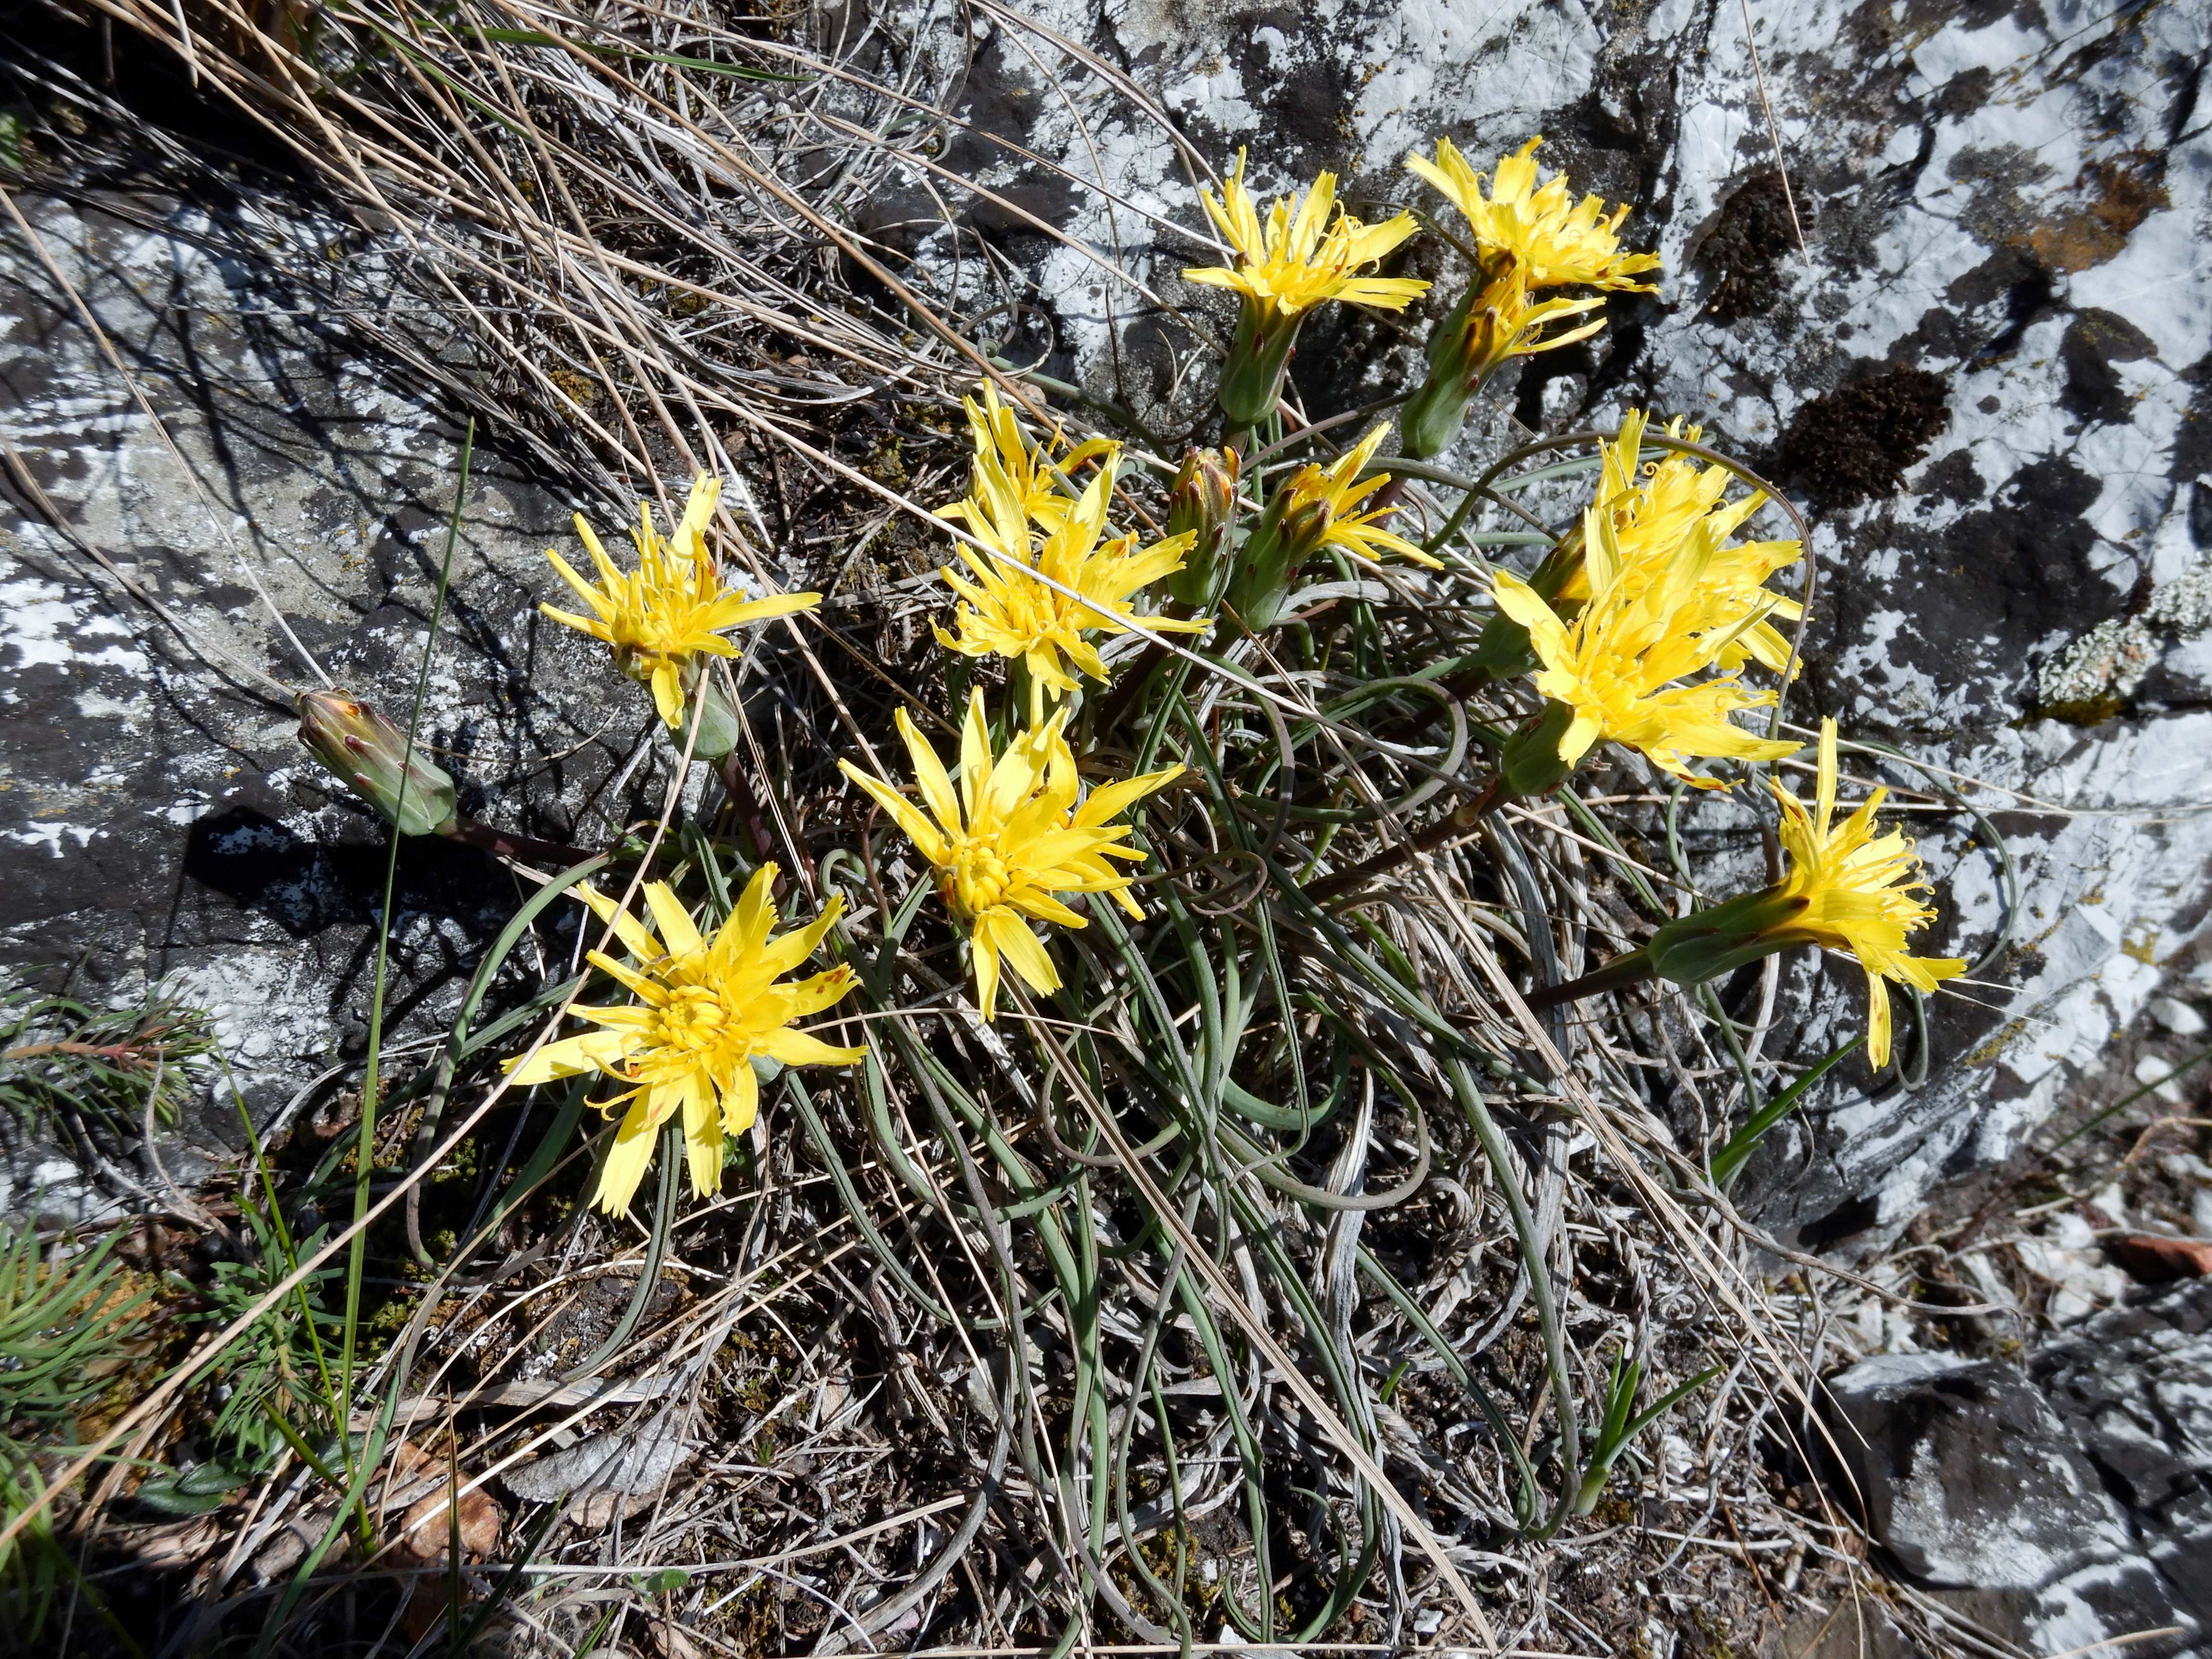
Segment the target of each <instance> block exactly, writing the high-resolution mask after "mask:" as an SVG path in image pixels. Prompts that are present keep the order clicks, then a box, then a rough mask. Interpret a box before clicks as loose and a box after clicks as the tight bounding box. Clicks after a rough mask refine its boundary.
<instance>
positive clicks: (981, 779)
mask: <svg viewBox="0 0 2212 1659" xmlns="http://www.w3.org/2000/svg"><path fill="white" fill-rule="evenodd" d="M1066 720H1067V711H1066V709H1061V710H1060V712H1059V713H1057V714H1054V716H1053V717H1052V719H1051V720H1050V721H1049V722H1048V724H1046V725H1044V726H1031V727H1030V729H1029V730H1028V731H1026V732H1023V733H1022V734H1021V735H1020V736H1018V737H1017V738H1014V739H1013V740H1012V743H1010V744H1008V745H1007V747H1006V753H1005V754H1003V755H1000V756H996V757H994V755H993V754H992V753H991V737H990V733H989V732H988V730H987V728H986V726H985V725H984V721H983V694H982V693H981V691H977V692H975V693H973V694H972V695H971V696H969V700H968V718H967V720H966V721H965V722H964V723H963V726H962V727H961V731H960V783H959V787H958V789H957V791H956V790H955V788H954V787H953V782H952V779H951V777H950V776H949V775H947V774H946V772H945V766H944V763H942V762H940V761H939V759H938V757H937V751H936V750H934V749H933V748H931V747H930V745H929V743H928V741H927V739H926V738H923V737H922V735H921V733H920V732H917V731H915V728H914V722H913V721H912V720H908V718H907V714H906V710H904V709H903V708H902V709H900V710H899V713H898V728H899V734H900V736H902V737H903V738H905V739H906V746H907V752H908V755H909V756H911V757H912V758H913V761H914V776H915V783H916V784H917V785H918V786H919V787H920V788H921V799H922V802H923V805H926V806H927V808H928V811H926V812H925V811H922V810H921V807H917V806H915V805H914V804H913V803H912V802H910V801H908V799H906V798H905V797H904V796H903V795H902V794H900V793H899V792H898V791H897V790H896V788H894V787H892V786H891V785H890V784H889V783H886V782H885V781H884V780H883V779H881V778H877V777H872V776H870V775H868V774H867V773H866V772H863V771H862V770H860V768H858V767H857V766H854V764H853V763H852V762H850V761H842V760H841V761H839V762H838V763H837V764H838V765H839V766H840V767H841V768H842V769H843V770H844V773H845V775H846V776H847V777H848V778H850V779H852V780H853V781H854V782H855V783H857V784H859V785H860V787H861V788H863V789H865V790H866V791H867V792H868V793H869V795H870V796H872V798H873V799H875V801H876V803H877V804H878V805H880V806H881V807H882V808H883V809H884V811H886V812H888V813H890V815H891V817H893V818H894V819H896V821H897V823H898V826H899V828H900V829H902V830H904V831H905V832H906V835H907V838H908V840H909V841H911V842H914V844H915V848H917V849H918V850H919V851H920V852H921V855H922V856H923V857H924V858H926V859H927V860H929V861H930V863H931V865H932V866H934V867H935V869H936V871H937V883H938V890H939V894H940V895H941V896H943V898H944V900H945V904H946V906H947V907H948V908H950V909H951V912H952V915H953V919H954V920H955V921H958V922H961V923H963V925H965V926H966V927H968V928H969V940H970V944H971V946H972V948H973V951H974V960H975V1003H976V1006H977V1007H979V1008H980V1009H981V1011H982V1014H983V1018H985V1019H989V1018H992V1017H993V1015H994V1013H995V1012H997V1010H998V999H999V973H1000V963H1001V962H1004V963H1007V964H1009V965H1011V966H1012V969H1013V970H1014V971H1015V972H1016V973H1017V974H1018V975H1021V977H1022V979H1023V980H1024V981H1025V982H1026V983H1027V984H1028V985H1029V986H1030V988H1031V989H1033V990H1035V991H1036V992H1038V993H1040V994H1044V993H1048V992H1051V991H1055V990H1058V989H1059V988H1060V975H1059V974H1058V973H1057V972H1056V971H1055V970H1054V968H1053V965H1052V957H1050V956H1048V954H1047V953H1046V951H1045V948H1044V943H1043V941H1042V940H1041V939H1038V937H1037V936H1036V933H1035V931H1034V930H1033V929H1032V928H1031V927H1030V921H1050V922H1057V923H1058V924H1060V926H1061V927H1084V926H1085V920H1084V918H1083V917H1081V916H1079V915H1077V914H1076V913H1075V912H1074V911H1073V910H1071V909H1069V908H1067V906H1066V904H1065V903H1063V902H1061V901H1060V899H1059V898H1058V897H1057V896H1055V895H1058V894H1060V893H1110V894H1112V895H1113V896H1114V899H1115V902H1116V903H1118V904H1120V905H1121V908H1123V909H1124V910H1126V911H1127V912H1128V914H1129V915H1132V916H1138V917H1141V916H1142V915H1144V912H1143V911H1142V910H1140V909H1139V908H1137V902H1136V901H1135V900H1134V899H1133V898H1131V897H1130V896H1129V887H1130V878H1128V877H1127V875H1125V874H1123V873H1122V872H1121V871H1119V870H1116V869H1115V867H1114V866H1113V865H1112V864H1110V863H1109V862H1108V860H1110V859H1128V860H1142V859H1143V858H1144V856H1145V855H1144V854H1142V853H1140V852H1139V851H1138V850H1137V849H1136V848H1133V847H1129V846H1126V845H1123V844H1122V843H1123V842H1124V841H1125V839H1126V838H1127V836H1128V834H1129V826H1128V825H1127V824H1126V823H1111V822H1109V820H1110V819H1112V818H1113V817H1115V815H1116V814H1118V813H1120V812H1121V811H1125V810H1126V809H1127V808H1128V807H1130V806H1133V805H1135V804H1136V803H1137V802H1138V801H1140V800H1142V799H1144V798H1145V797H1146V796H1147V795H1149V794H1151V793H1152V792H1153V791H1154V790H1155V789H1158V788H1159V787H1162V786H1163V785H1164V784H1166V783H1168V782H1170V781H1172V780H1173V779H1174V778H1176V776H1177V775H1179V774H1180V773H1181V772H1182V767H1180V766H1170V767H1169V768H1167V769H1165V770H1164V771H1159V772H1147V773H1146V774H1145V775H1143V776H1142V777H1135V778H1124V779H1122V780H1121V781H1119V782H1117V783H1109V784H1103V785H1102V786H1100V787H1097V788H1096V789H1093V790H1092V791H1091V793H1089V794H1088V795H1087V796H1085V797H1084V798H1083V799H1082V800H1081V801H1080V802H1079V801H1078V800H1077V799H1076V796H1077V793H1078V788H1077V781H1076V773H1075V756H1074V754H1073V751H1072V750H1070V749H1069V748H1068V746H1067V739H1066V737H1065V736H1063V735H1062V733H1061V729H1060V728H1061V727H1062V726H1064V725H1065V724H1066Z"/></svg>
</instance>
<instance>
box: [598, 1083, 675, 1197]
mask: <svg viewBox="0 0 2212 1659" xmlns="http://www.w3.org/2000/svg"><path fill="white" fill-rule="evenodd" d="M659 1133H660V1131H659V1126H658V1125H656V1124H655V1123H654V1122H653V1117H652V1115H651V1113H650V1111H649V1110H648V1109H647V1103H646V1099H645V1097H644V1096H642V1095H641V1096H639V1097H638V1098H637V1099H635V1101H633V1102H631V1103H630V1109H629V1112H628V1113H627V1114H625V1115H624V1116H623V1121H622V1127H621V1128H619V1129H617V1130H616V1131H615V1139H614V1145H612V1146H610V1147H608V1149H607V1161H606V1163H605V1164H603V1165H601V1166H600V1169H599V1191H598V1192H597V1193H596V1194H594V1195H593V1197H592V1202H593V1203H595V1204H597V1205H598V1206H599V1208H601V1209H602V1210H604V1211H605V1212H607V1213H608V1214H609V1215H620V1214H621V1213H622V1212H623V1211H624V1210H627V1209H628V1208H629V1201H630V1200H631V1199H632V1198H634V1197H635V1196H636V1194H637V1183H638V1182H641V1181H642V1180H644V1179H645V1171H646V1169H647V1166H648V1165H650V1164H652V1162H653V1138H654V1137H655V1136H656V1135H658V1134H659Z"/></svg>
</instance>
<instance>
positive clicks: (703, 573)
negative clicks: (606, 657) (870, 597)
mask: <svg viewBox="0 0 2212 1659" xmlns="http://www.w3.org/2000/svg"><path fill="white" fill-rule="evenodd" d="M721 493H722V485H721V481H720V479H719V478H716V477H713V476H712V475H710V474H708V473H704V472H702V473H701V474H700V475H699V477H698V478H697V479H696V481H695V482H694V483H693V484H692V486H691V498H690V501H687V502H686V503H685V504H684V518H683V521H682V522H681V523H679V524H678V526H676V532H675V534H673V535H672V536H670V537H668V538H665V539H663V538H662V537H661V535H660V532H659V531H658V530H656V529H654V528H653V507H652V506H651V505H650V504H649V503H641V504H640V506H639V507H638V521H637V523H636V524H635V525H634V526H631V529H630V532H629V537H630V540H631V541H632V542H634V543H635V544H636V546H637V562H638V568H637V569H636V570H635V572H634V573H632V574H623V572H622V571H621V570H620V569H618V568H617V567H616V565H615V562H614V561H613V560H612V559H610V558H609V557H608V556H607V554H606V550H605V548H603V547H601V546H600V545H599V538H598V537H597V536H595V535H593V534H592V526H590V525H588V524H586V523H585V522H584V515H583V514H582V513H578V514H577V515H576V533H577V534H578V535H580V536H581V537H582V538H584V547H585V550H586V551H587V552H589V553H590V554H591V556H592V564H593V565H594V566H596V567H597V568H598V569H599V583H598V585H597V586H593V585H592V583H590V582H587V581H586V580H584V579H583V578H582V577H581V576H580V575H578V574H576V572H575V571H574V568H571V567H570V565H569V563H568V561H567V560H566V559H564V558H562V556H560V555H559V554H558V553H555V552H552V551H550V550H548V552H547V553H546V555H545V556H546V557H547V558H549V559H550V560H551V561H552V562H553V568H554V569H556V570H557V571H559V572H560V573H561V578H562V580H564V581H566V582H567V583H568V586H571V587H573V588H574V589H575V590H576V592H578V593H579V594H580V595H581V596H582V598H583V600H584V603H585V604H586V605H590V606H591V608H592V615H590V616H589V617H579V616H576V615H574V613H573V612H570V611H556V610H555V609H554V608H553V607H552V606H551V605H539V606H538V609H539V610H540V611H544V613H545V614H546V615H547V616H549V617H551V618H552V619H553V620H554V621H555V622H557V623H567V624H568V626H569V627H571V628H574V629H579V630H580V631H581V632H583V633H586V634H589V635H591V636H592V638H593V639H595V640H605V641H606V642H607V644H609V645H610V646H611V647H614V656H615V665H616V666H617V667H618V668H620V669H621V670H622V671H623V672H624V673H625V674H628V675H629V677H630V678H633V679H636V680H641V681H643V682H644V683H645V684H647V685H649V686H651V687H652V688H653V707H654V708H658V709H659V711H660V717H661V719H663V720H666V721H667V722H668V723H669V725H671V726H680V725H682V724H683V722H684V695H685V693H686V691H687V690H688V689H689V685H690V676H691V675H692V673H693V672H694V669H695V665H696V662H697V661H698V659H700V658H702V657H734V656H735V655H737V653H738V648H737V647H736V646H734V645H732V643H731V642H730V641H727V640H726V639H724V638H723V637H722V635H723V632H724V630H726V629H732V628H736V627H738V626H740V625H742V624H743V623H750V622H760V621H763V620H764V619H765V618H767V617H781V616H787V615H789V614H790V613H791V612H792V611H810V610H811V609H813V607H814V606H816V605H819V604H820V603H821V602H822V596H821V595H820V594H819V593H772V594H770V595H769V596H768V597H767V598H766V599H747V598H745V596H744V594H742V593H738V592H732V591H731V590H730V589H728V588H726V587H724V586H722V579H721V575H720V572H718V571H717V570H716V569H715V568H714V555H713V554H712V553H711V552H709V551H708V547H707V526H708V522H709V521H710V520H712V519H713V518H714V503H715V501H717V500H718V499H720V495H721Z"/></svg>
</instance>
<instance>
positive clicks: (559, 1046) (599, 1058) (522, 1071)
mask: <svg viewBox="0 0 2212 1659" xmlns="http://www.w3.org/2000/svg"><path fill="white" fill-rule="evenodd" d="M575 1012H578V1013H580V1014H582V1013H588V1012H590V1011H589V1010H587V1009H583V1008H579V1009H577V1010H576V1011H575ZM631 1041H632V1039H631V1038H630V1037H629V1036H628V1034H627V1033H624V1032H622V1031H586V1032H585V1033H584V1034H583V1035H582V1036H572V1037H568V1038H564V1039H563V1040H562V1041H561V1042H549V1043H547V1044H546V1045H545V1046H544V1048H540V1049H539V1050H538V1052H537V1053H536V1054H532V1055H530V1056H529V1057H528V1058H527V1059H516V1060H506V1061H504V1062H502V1069H503V1070H504V1071H505V1072H506V1073H507V1081H508V1082H510V1083H512V1084H513V1085H514V1086H515V1087H516V1088H518V1089H527V1088H530V1087H532V1086H533V1085H537V1084H540V1083H550V1082H552V1081H553V1080H554V1079H556V1078H563V1077H580V1076H582V1075H583V1074H584V1073H586V1072H604V1071H605V1070H606V1069H608V1068H609V1067H610V1066H613V1065H614V1064H616V1063H617V1061H618V1060H621V1059H622V1058H623V1054H626V1053H627V1052H628V1050H629V1045H630V1042H631Z"/></svg>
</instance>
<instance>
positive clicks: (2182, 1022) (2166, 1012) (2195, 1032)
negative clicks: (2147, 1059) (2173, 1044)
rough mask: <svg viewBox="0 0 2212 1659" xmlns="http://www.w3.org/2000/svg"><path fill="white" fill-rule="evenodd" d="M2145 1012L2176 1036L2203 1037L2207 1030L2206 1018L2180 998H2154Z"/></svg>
mask: <svg viewBox="0 0 2212 1659" xmlns="http://www.w3.org/2000/svg"><path fill="white" fill-rule="evenodd" d="M2144 1012H2147V1013H2148V1014H2149V1015H2150V1017H2151V1018H2152V1020H2153V1021H2154V1022H2155V1023H2156V1024H2160V1025H2161V1026H2163V1027H2165V1029H2166V1030H2169V1031H2171V1032H2172V1033H2173V1034H2174V1036H2184V1037H2192V1036H2203V1035H2204V1032H2205V1030H2206V1022H2205V1018H2204V1016H2203V1015H2202V1014H2200V1013H2198V1012H2197V1010H2196V1009H2194V1008H2192V1007H2191V1006H2189V1005H2188V1004H2187V1003H2185V1002H2184V1001H2183V1000H2181V999H2180V998H2179V997H2154V998H2152V999H2151V1004H2150V1006H2149V1007H2148V1009H2146V1010H2145V1011H2144Z"/></svg>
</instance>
